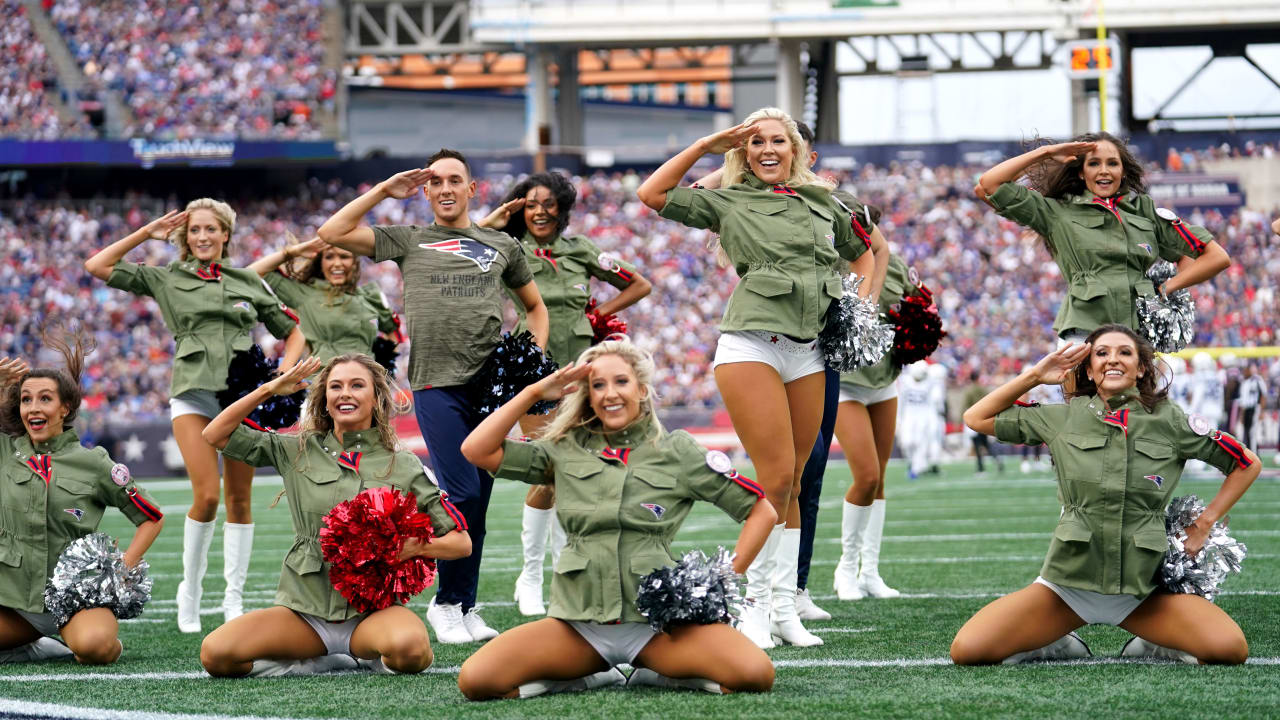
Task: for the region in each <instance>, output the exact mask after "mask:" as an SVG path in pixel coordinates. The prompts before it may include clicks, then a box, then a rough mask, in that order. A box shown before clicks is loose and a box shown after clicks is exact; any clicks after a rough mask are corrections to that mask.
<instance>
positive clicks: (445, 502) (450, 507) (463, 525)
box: [440, 490, 467, 530]
mask: <svg viewBox="0 0 1280 720" xmlns="http://www.w3.org/2000/svg"><path fill="white" fill-rule="evenodd" d="M440 504H441V505H442V506H444V511H445V512H446V513H448V514H449V519H450V520H452V521H453V524H454V525H457V526H458V529H459V530H466V529H467V518H466V517H465V516H463V514H462V511H461V510H459V509H458V506H457V505H454V504H453V503H451V502H449V493H446V492H445V491H443V490H441V491H440Z"/></svg>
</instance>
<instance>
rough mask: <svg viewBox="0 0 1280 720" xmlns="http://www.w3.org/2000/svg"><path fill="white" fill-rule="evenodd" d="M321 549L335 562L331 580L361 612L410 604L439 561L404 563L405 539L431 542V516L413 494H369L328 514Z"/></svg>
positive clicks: (380, 489) (384, 491)
mask: <svg viewBox="0 0 1280 720" xmlns="http://www.w3.org/2000/svg"><path fill="white" fill-rule="evenodd" d="M324 522H325V525H326V526H327V527H323V528H320V550H321V552H323V553H324V559H325V561H326V562H328V563H330V566H331V567H330V568H329V582H331V583H333V587H334V588H335V589H337V591H338V592H339V593H341V594H342V597H344V598H346V600H347V602H349V603H351V605H352V606H353V607H355V608H356V609H357V610H359V611H360V612H369V611H372V610H382V609H385V608H388V607H391V606H392V605H398V604H402V603H405V602H407V601H408V600H409V598H411V597H413V596H414V595H417V594H418V593H420V592H422V591H423V590H426V589H427V588H428V587H430V586H431V583H433V582H435V579H436V561H435V560H434V559H429V558H423V557H415V558H410V559H409V560H404V561H401V560H399V559H398V558H399V556H400V551H401V549H403V547H404V542H405V540H408V539H409V538H417V539H419V540H424V541H426V542H430V541H431V538H432V537H434V535H433V534H432V531H431V516H429V515H427V514H426V513H422V512H418V501H417V499H416V498H414V497H413V494H412V493H408V494H401V493H400V491H398V490H396V489H395V488H389V487H378V488H369V489H368V490H364V491H363V492H361V493H360V494H359V495H356V496H355V497H354V498H351V499H350V500H347V501H346V502H342V503H338V505H337V506H335V507H334V508H333V509H332V510H330V511H329V514H328V515H325V516H324Z"/></svg>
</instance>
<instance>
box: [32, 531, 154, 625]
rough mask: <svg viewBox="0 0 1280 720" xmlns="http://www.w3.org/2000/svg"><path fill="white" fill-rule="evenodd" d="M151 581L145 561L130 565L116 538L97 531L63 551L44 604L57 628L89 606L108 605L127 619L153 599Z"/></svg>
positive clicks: (138, 612)
mask: <svg viewBox="0 0 1280 720" xmlns="http://www.w3.org/2000/svg"><path fill="white" fill-rule="evenodd" d="M151 584H152V580H151V578H150V577H149V576H148V575H147V561H146V560H143V561H141V562H139V563H138V564H137V565H135V566H134V567H132V568H131V567H129V566H128V565H126V564H125V562H124V553H122V552H120V549H119V547H118V546H117V545H116V541H115V539H114V538H112V537H111V536H110V535H107V534H106V533H100V532H96V533H92V534H90V535H85V536H84V537H82V538H80V539H79V540H76V541H75V542H73V543H71V544H70V545H68V546H67V549H66V550H63V551H62V556H61V557H59V558H58V564H57V565H56V566H54V568H53V576H52V577H50V578H49V584H48V585H46V586H45V589H44V605H45V607H46V608H47V609H48V610H49V612H50V613H52V614H53V619H54V622H56V623H57V625H58V627H62V626H63V625H66V624H67V623H68V622H70V621H71V616H73V615H75V614H76V613H78V612H80V611H81V610H87V609H89V608H99V607H101V608H107V609H108V610H110V611H111V612H112V613H114V614H115V616H116V617H117V618H119V619H121V620H127V619H129V618H135V617H138V616H139V615H141V614H142V607H143V606H144V605H146V604H147V601H148V600H150V599H151Z"/></svg>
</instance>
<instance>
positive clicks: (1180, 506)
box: [1160, 495, 1249, 602]
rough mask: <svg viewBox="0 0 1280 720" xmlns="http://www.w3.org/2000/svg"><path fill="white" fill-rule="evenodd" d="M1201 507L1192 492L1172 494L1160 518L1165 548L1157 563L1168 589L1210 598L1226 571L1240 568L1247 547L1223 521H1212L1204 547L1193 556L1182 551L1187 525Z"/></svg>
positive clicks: (1198, 512) (1193, 520) (1162, 581)
mask: <svg viewBox="0 0 1280 720" xmlns="http://www.w3.org/2000/svg"><path fill="white" fill-rule="evenodd" d="M1204 508H1205V505H1204V503H1203V502H1201V501H1200V498H1198V497H1196V496H1195V495H1185V496H1183V497H1180V498H1174V499H1173V501H1172V502H1170V503H1169V509H1168V514H1166V515H1165V519H1164V526H1165V530H1166V531H1167V532H1168V533H1169V549H1168V550H1167V551H1166V552H1165V554H1164V560H1163V561H1162V562H1161V563H1160V584H1161V585H1162V586H1163V587H1164V589H1166V590H1168V591H1169V592H1173V593H1186V594H1193V595H1200V596H1202V597H1203V598H1204V599H1205V600H1209V601H1210V602H1212V601H1213V598H1214V596H1216V595H1217V594H1218V586H1219V585H1220V584H1222V581H1223V580H1225V579H1226V577H1227V575H1230V574H1233V573H1238V572H1240V563H1241V562H1242V561H1244V558H1245V555H1246V554H1247V553H1248V551H1249V549H1248V548H1246V547H1245V546H1244V544H1243V543H1240V542H1237V541H1236V539H1235V538H1233V537H1231V536H1230V535H1228V534H1227V526H1226V525H1225V524H1223V523H1220V522H1216V523H1214V524H1213V529H1212V530H1210V531H1209V537H1208V538H1207V539H1206V540H1205V541H1204V548H1203V549H1201V550H1200V552H1198V553H1196V556H1195V557H1194V558H1193V557H1190V556H1188V555H1187V554H1186V553H1185V552H1183V545H1184V543H1186V541H1187V528H1188V527H1189V526H1190V525H1191V524H1192V523H1194V522H1195V521H1196V518H1198V517H1200V514H1201V513H1203V512H1204Z"/></svg>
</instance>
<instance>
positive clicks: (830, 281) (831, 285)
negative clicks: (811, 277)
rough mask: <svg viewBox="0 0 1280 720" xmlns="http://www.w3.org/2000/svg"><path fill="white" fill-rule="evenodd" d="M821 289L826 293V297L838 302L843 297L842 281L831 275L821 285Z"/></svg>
mask: <svg viewBox="0 0 1280 720" xmlns="http://www.w3.org/2000/svg"><path fill="white" fill-rule="evenodd" d="M822 289H823V290H825V291H826V292H827V297H829V298H831V299H832V300H839V299H840V298H842V297H844V280H843V279H842V278H840V277H838V276H834V275H833V276H832V277H829V278H827V279H826V280H825V281H824V282H823V283H822Z"/></svg>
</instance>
